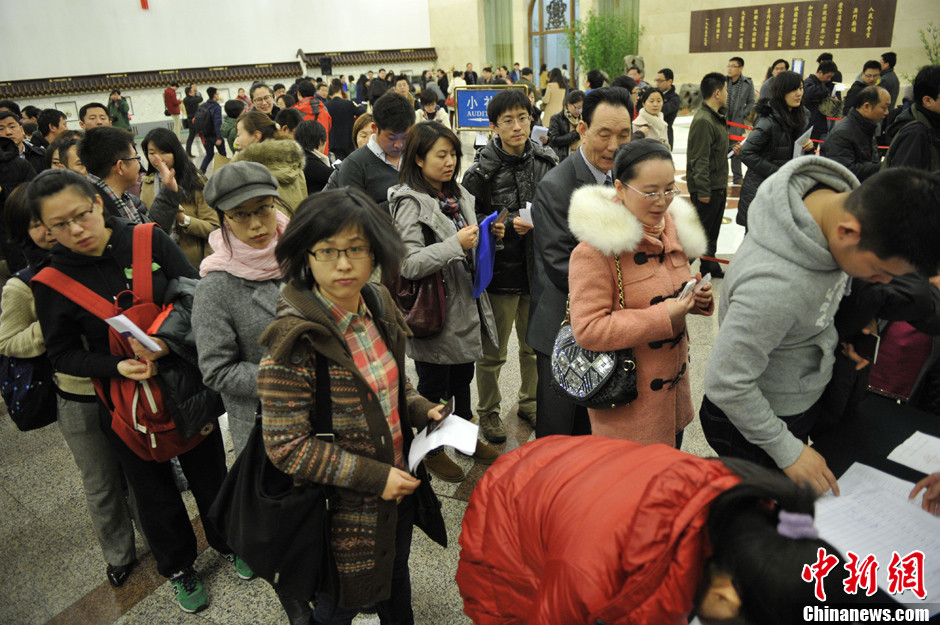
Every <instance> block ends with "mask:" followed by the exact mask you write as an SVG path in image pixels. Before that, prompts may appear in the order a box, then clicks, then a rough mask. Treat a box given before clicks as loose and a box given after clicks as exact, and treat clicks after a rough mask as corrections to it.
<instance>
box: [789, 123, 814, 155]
mask: <svg viewBox="0 0 940 625" xmlns="http://www.w3.org/2000/svg"><path fill="white" fill-rule="evenodd" d="M812 135H813V129H812V128H810V129H808V130H807V131H806V132H804V133H803V134H802V135H800V137H799V138H798V139H797V140H796V141H794V142H793V158H799V157H800V156H802V155H803V144H804V143H806V140H807V139H809V138H810V137H811V136H812Z"/></svg>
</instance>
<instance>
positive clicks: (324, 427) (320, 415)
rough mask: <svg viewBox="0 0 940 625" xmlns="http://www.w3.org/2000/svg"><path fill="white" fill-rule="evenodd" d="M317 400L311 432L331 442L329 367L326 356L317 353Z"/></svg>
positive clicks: (331, 409)
mask: <svg viewBox="0 0 940 625" xmlns="http://www.w3.org/2000/svg"><path fill="white" fill-rule="evenodd" d="M316 358H317V364H316V371H317V382H316V384H317V400H316V407H315V408H314V422H313V431H314V432H316V437H317V438H321V437H322V440H326V441H328V442H332V441H333V439H334V436H333V398H332V397H331V395H330V366H329V363H328V362H327V360H326V356H324V355H323V354H321V353H320V352H317V356H316Z"/></svg>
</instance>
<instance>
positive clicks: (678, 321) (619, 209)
mask: <svg viewBox="0 0 940 625" xmlns="http://www.w3.org/2000/svg"><path fill="white" fill-rule="evenodd" d="M611 174H612V175H613V177H614V186H613V187H604V186H588V187H582V188H581V189H579V190H578V191H576V192H575V193H574V195H572V196H571V208H570V212H569V218H568V224H569V227H570V228H571V232H572V233H573V234H574V235H575V236H576V237H577V238H578V240H579V241H580V243H579V244H578V246H577V247H576V248H575V250H574V252H573V253H572V255H571V268H570V272H569V278H568V285H569V288H570V297H571V328H572V330H573V332H574V338H575V339H576V340H577V341H578V344H579V345H580V346H581V347H583V348H585V349H589V350H591V351H598V352H600V351H611V350H619V349H625V348H628V347H630V348H633V353H634V356H635V358H636V366H637V391H638V396H637V399H636V400H634V401H633V402H632V403H630V404H629V405H627V406H621V407H618V408H605V409H589V410H588V413H589V415H590V418H591V428H592V432H593V433H594V434H597V435H599V436H607V437H610V438H623V439H629V440H632V441H636V442H638V443H642V444H644V445H646V444H650V443H665V444H667V445H675V446H676V447H680V446H681V443H682V430H683V428H685V426H686V425H688V424H689V422H690V421H691V420H692V416H693V415H694V414H695V413H694V409H693V407H692V392H691V388H690V385H689V338H688V333H687V332H686V328H685V316H686V315H687V314H689V313H692V314H698V315H711V314H712V312H713V311H714V307H715V306H714V301H713V298H712V290H711V285H710V284H708V285H706V286H704V287H703V288H702V289H701V290H699V291H697V292H695V293H694V294H692V295H690V296H688V297H686V298H685V299H682V300H680V299H679V295H680V294H681V292H682V289H683V286H684V285H685V283H686V282H688V281H689V280H690V279H691V278H693V277H695V278H696V279H701V276H700V275H698V274H697V275H695V276H693V275H692V272H691V269H690V267H689V258H690V257H697V256H700V255H702V254H704V253H705V250H706V247H707V239H706V236H705V231H704V230H703V228H702V225H701V223H700V222H699V220H698V216H697V214H696V212H695V209H694V208H693V207H692V205H691V204H689V203H688V202H686V201H684V200H682V199H679V198H678V197H677V196H678V194H679V190H678V189H677V188H676V185H675V166H674V165H673V163H672V155H671V154H670V153H669V150H668V149H667V148H666V146H664V145H663V144H662V143H661V142H659V141H656V140H653V139H643V140H640V141H634V142H631V143H627V144H624V145H622V146H620V148H619V149H618V150H617V154H616V156H615V158H614V168H613V170H612V171H611ZM618 260H619V273H620V275H621V276H622V285H623V298H624V299H623V310H621V304H620V288H618V266H617V261H618Z"/></svg>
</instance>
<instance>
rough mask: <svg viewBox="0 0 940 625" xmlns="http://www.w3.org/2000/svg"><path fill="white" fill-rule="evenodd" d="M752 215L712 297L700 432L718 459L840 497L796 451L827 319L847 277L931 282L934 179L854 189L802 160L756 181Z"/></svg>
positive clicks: (830, 332)
mask: <svg viewBox="0 0 940 625" xmlns="http://www.w3.org/2000/svg"><path fill="white" fill-rule="evenodd" d="M752 206H753V208H752V211H753V212H752V213H751V215H750V216H749V219H748V225H749V227H750V230H749V232H748V236H747V237H745V239H744V243H742V244H741V247H740V248H738V252H737V254H735V257H734V260H733V261H732V262H731V265H730V267H729V268H728V271H727V272H726V274H725V282H724V284H723V285H722V293H721V298H720V303H719V309H718V321H719V324H720V326H719V330H718V336H717V337H716V338H715V344H714V348H713V349H712V352H711V356H710V358H709V362H708V367H707V371H706V373H705V398H704V400H703V402H702V409H701V413H700V416H701V421H702V429H703V430H704V432H705V437H706V439H707V440H708V443H709V445H711V446H712V448H713V449H714V450H715V451H716V452H717V453H718V454H719V455H723V456H724V455H729V456H736V457H740V458H745V459H748V460H751V461H753V462H757V463H758V464H762V465H764V466H768V467H778V468H780V469H781V470H783V471H784V473H786V474H787V476H789V477H790V478H791V479H792V480H793V481H794V482H798V483H800V482H806V483H808V484H810V485H811V486H812V487H813V488H814V489H815V490H816V491H817V492H818V493H824V492H826V491H827V490H829V489H830V488H831V489H832V490H833V492H834V493H835V494H839V487H838V484H837V483H836V479H835V476H834V475H833V474H832V471H830V470H829V467H828V466H827V465H826V460H825V459H824V458H823V457H822V456H821V455H820V454H819V453H818V452H817V451H815V450H814V449H812V448H811V447H809V446H808V445H807V444H806V442H807V439H808V435H809V432H810V430H811V429H812V428H813V426H814V424H815V423H816V421H817V419H818V418H819V416H820V413H821V410H822V407H821V403H820V402H818V401H817V400H819V398H820V396H821V395H822V393H823V391H824V390H825V388H826V385H827V384H828V383H829V380H830V378H831V377H832V368H833V363H834V360H835V353H836V348H837V344H838V332H837V331H836V328H835V324H834V323H833V318H834V316H835V313H836V310H837V309H838V307H839V302H840V300H841V299H842V296H843V294H844V293H845V292H846V291H847V289H848V286H849V282H850V281H849V278H850V277H853V278H861V279H862V280H866V281H869V282H881V283H888V282H890V281H891V280H892V279H893V278H895V277H897V276H901V275H904V274H908V273H912V272H914V271H917V272H919V273H921V274H923V275H925V276H933V275H936V274H937V271H938V268H940V247H938V246H937V244H936V240H937V237H938V236H940V179H938V178H937V176H935V175H931V174H929V173H927V172H923V171H918V170H915V169H908V168H899V169H896V170H888V171H884V172H881V173H879V174H876V175H874V176H872V177H871V178H869V179H868V180H866V181H865V182H864V183H862V184H861V185H860V186H859V183H858V181H857V179H856V178H855V176H853V175H852V173H851V172H850V171H849V170H848V169H846V168H845V167H844V166H842V165H839V164H838V163H836V162H834V161H832V160H829V159H825V158H822V157H816V156H810V157H804V158H800V159H797V160H793V161H790V162H789V163H787V164H786V165H784V166H783V167H782V168H781V169H780V170H779V171H778V172H777V173H775V174H774V175H772V176H771V177H770V178H768V179H767V180H765V181H764V182H763V184H761V187H760V189H759V190H758V192H757V197H755V198H754V203H753V205H752ZM843 351H844V353H845V354H846V355H847V356H849V357H850V358H853V359H857V360H858V361H861V358H860V357H858V355H857V354H855V351H854V349H853V348H851V347H844V348H843Z"/></svg>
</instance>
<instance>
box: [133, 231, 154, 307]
mask: <svg viewBox="0 0 940 625" xmlns="http://www.w3.org/2000/svg"><path fill="white" fill-rule="evenodd" d="M155 225H156V224H154V223H153V222H150V223H145V224H139V225H137V226H134V230H133V232H134V239H133V260H132V261H131V268H132V269H131V276H132V278H133V289H134V293H135V294H136V295H137V297H139V298H140V299H142V300H143V301H145V302H152V301H153V268H152V267H153V228H154V226H155Z"/></svg>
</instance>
